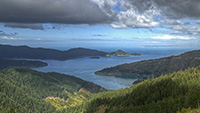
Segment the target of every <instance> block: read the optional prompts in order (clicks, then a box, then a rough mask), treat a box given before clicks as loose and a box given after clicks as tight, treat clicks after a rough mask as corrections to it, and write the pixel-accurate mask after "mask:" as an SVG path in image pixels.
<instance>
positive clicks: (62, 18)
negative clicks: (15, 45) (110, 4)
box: [0, 0, 110, 24]
mask: <svg viewBox="0 0 200 113" xmlns="http://www.w3.org/2000/svg"><path fill="white" fill-rule="evenodd" d="M109 19H110V18H109V17H108V16H107V15H106V13H104V12H102V10H101V9H100V8H99V7H98V5H97V4H95V3H94V2H91V1H90V0H0V21H1V22H13V23H64V24H97V23H106V22H107V21H109Z"/></svg>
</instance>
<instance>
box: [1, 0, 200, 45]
mask: <svg viewBox="0 0 200 113" xmlns="http://www.w3.org/2000/svg"><path fill="white" fill-rule="evenodd" d="M199 36H200V1H199V0H0V44H9V45H28V46H31V47H48V48H58V49H59V48H60V49H61V48H73V47H87V48H95V47H127V48H128V47H130V48H131V47H171V48H200V37H199Z"/></svg>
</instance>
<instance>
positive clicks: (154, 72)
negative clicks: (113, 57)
mask: <svg viewBox="0 0 200 113" xmlns="http://www.w3.org/2000/svg"><path fill="white" fill-rule="evenodd" d="M199 65H200V50H196V51H191V52H186V53H184V54H181V55H178V56H171V57H165V58H160V59H156V60H144V61H140V62H135V63H130V64H122V65H118V66H114V67H110V68H105V69H103V70H100V71H97V72H95V74H98V75H109V76H110V75H113V76H118V77H131V76H134V75H145V76H160V75H161V74H168V73H172V72H175V71H179V70H184V69H186V68H188V67H197V66H199Z"/></svg>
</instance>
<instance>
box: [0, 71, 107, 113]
mask: <svg viewBox="0 0 200 113" xmlns="http://www.w3.org/2000/svg"><path fill="white" fill-rule="evenodd" d="M101 91H105V89H103V88H102V87H100V86H97V85H95V84H93V83H90V82H86V81H83V80H81V79H78V78H76V77H73V76H69V75H63V74H58V73H41V72H37V71H33V70H30V69H8V70H2V71H0V100H1V101H0V113H10V112H16V113H40V112H42V113H53V112H57V111H59V109H58V107H56V106H54V105H55V104H52V103H51V102H50V101H48V100H47V99H48V97H53V98H60V99H62V100H64V101H65V102H64V103H65V104H66V103H67V104H68V106H71V105H73V102H75V101H73V100H72V101H69V100H68V99H69V98H70V97H69V94H72V95H74V93H75V94H76V92H77V93H78V94H77V95H74V96H73V97H74V99H76V97H77V99H78V98H79V97H82V98H84V99H85V98H87V96H84V95H86V94H87V92H88V93H91V94H92V93H97V92H101ZM66 100H68V101H66ZM69 102H70V103H69ZM78 102H79V101H78ZM78 104H79V103H77V105H78ZM57 105H60V103H58V104H57Z"/></svg>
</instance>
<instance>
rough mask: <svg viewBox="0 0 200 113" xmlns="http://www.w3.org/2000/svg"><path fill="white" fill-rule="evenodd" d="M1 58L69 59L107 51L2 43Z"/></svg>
mask: <svg viewBox="0 0 200 113" xmlns="http://www.w3.org/2000/svg"><path fill="white" fill-rule="evenodd" d="M0 52H1V54H0V58H27V59H49V60H50V59H51V60H68V59H74V58H81V57H88V56H105V55H106V54H107V53H105V52H102V51H98V50H93V49H85V48H73V49H69V50H67V51H60V50H55V49H46V48H31V47H28V46H10V45H0Z"/></svg>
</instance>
